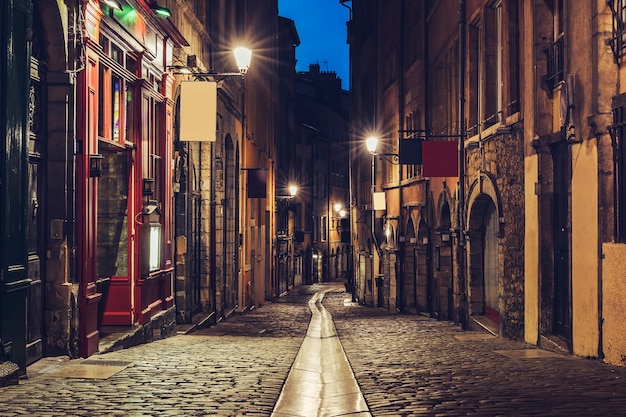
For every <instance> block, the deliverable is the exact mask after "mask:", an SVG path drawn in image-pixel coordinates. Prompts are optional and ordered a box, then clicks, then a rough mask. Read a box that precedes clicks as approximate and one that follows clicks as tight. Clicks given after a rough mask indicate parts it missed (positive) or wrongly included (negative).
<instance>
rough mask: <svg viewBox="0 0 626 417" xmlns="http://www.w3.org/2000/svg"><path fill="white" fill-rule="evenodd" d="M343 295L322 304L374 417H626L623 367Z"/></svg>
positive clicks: (625, 385)
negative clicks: (361, 302) (376, 306)
mask: <svg viewBox="0 0 626 417" xmlns="http://www.w3.org/2000/svg"><path fill="white" fill-rule="evenodd" d="M345 299H346V296H345V294H328V295H327V296H326V297H325V298H324V305H325V306H326V309H327V310H328V311H329V312H330V313H331V314H332V315H333V319H334V322H335V327H336V328H337V333H338V335H339V337H340V340H341V343H342V345H343V348H344V351H345V352H346V355H347V357H348V360H349V362H350V364H351V366H352V370H353V371H354V374H355V377H356V379H357V381H358V382H359V384H360V386H361V391H362V392H363V395H364V397H365V400H366V402H367V403H368V406H369V407H370V411H371V413H372V415H373V416H423V415H426V416H626V368H621V367H614V366H610V365H607V364H605V363H602V362H600V361H597V360H591V359H583V358H578V357H574V356H563V355H559V354H554V353H552V352H547V351H544V350H541V349H536V348H535V347H534V346H531V345H528V344H525V343H522V342H516V341H511V340H507V339H502V338H497V337H493V336H490V335H487V334H483V333H479V332H465V331H462V330H461V329H460V327H458V326H455V325H454V324H452V323H449V322H440V321H437V320H434V319H430V318H426V317H422V316H415V315H398V314H388V313H387V312H385V311H383V310H381V309H374V308H367V307H362V306H345V305H344V301H345ZM528 349H532V350H528ZM520 356H521V357H520ZM536 356H539V357H537V358H533V357H536ZM544 356H547V357H544ZM524 357H526V358H524ZM528 357H530V358H528Z"/></svg>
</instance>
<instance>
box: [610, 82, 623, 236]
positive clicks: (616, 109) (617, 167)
mask: <svg viewBox="0 0 626 417" xmlns="http://www.w3.org/2000/svg"><path fill="white" fill-rule="evenodd" d="M612 113H613V124H612V125H611V126H610V133H611V138H612V140H613V152H614V155H615V157H614V159H613V160H614V162H613V163H614V169H613V171H614V172H615V175H614V176H613V186H614V189H615V201H614V213H615V214H614V216H615V217H614V223H615V241H616V242H620V243H626V94H622V95H620V96H617V97H614V98H613V103H612Z"/></svg>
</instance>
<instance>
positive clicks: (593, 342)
mask: <svg viewBox="0 0 626 417" xmlns="http://www.w3.org/2000/svg"><path fill="white" fill-rule="evenodd" d="M597 167H598V149H597V146H596V141H595V140H588V141H585V142H583V143H581V144H576V145H572V195H571V200H572V348H573V351H574V353H575V354H577V355H580V356H596V355H597V353H598V342H599V336H600V335H599V328H598V327H599V326H598V314H599V313H598V307H599V306H598V279H597V276H598V266H599V265H598V223H597V219H598V175H597Z"/></svg>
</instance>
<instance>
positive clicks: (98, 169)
mask: <svg viewBox="0 0 626 417" xmlns="http://www.w3.org/2000/svg"><path fill="white" fill-rule="evenodd" d="M103 160H104V156H102V155H101V154H99V153H96V154H92V155H89V176H90V177H101V176H102V161H103Z"/></svg>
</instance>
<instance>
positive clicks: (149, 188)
mask: <svg viewBox="0 0 626 417" xmlns="http://www.w3.org/2000/svg"><path fill="white" fill-rule="evenodd" d="M153 193H154V178H144V179H143V193H142V194H143V196H144V197H150V196H151V195H152V194H153Z"/></svg>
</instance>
